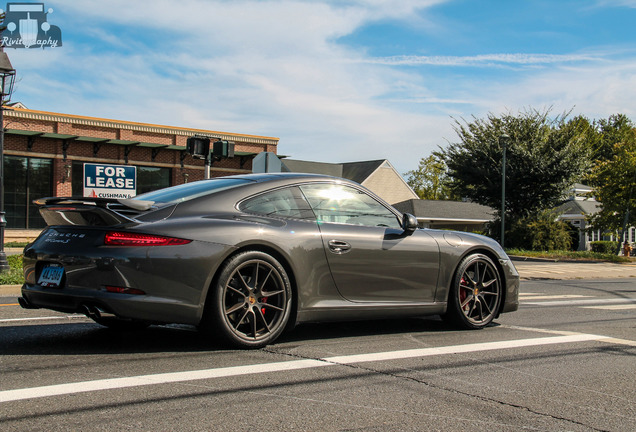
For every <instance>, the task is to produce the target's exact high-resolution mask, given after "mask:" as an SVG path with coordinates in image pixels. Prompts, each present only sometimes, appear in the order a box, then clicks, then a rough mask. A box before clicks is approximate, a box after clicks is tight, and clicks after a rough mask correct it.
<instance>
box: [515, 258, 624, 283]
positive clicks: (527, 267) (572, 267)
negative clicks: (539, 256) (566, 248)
mask: <svg viewBox="0 0 636 432" xmlns="http://www.w3.org/2000/svg"><path fill="white" fill-rule="evenodd" d="M513 261H514V265H515V267H516V268H517V271H518V272H519V275H520V276H521V279H522V280H537V279H615V278H631V277H633V278H636V263H629V264H628V263H626V264H615V263H606V262H551V261H534V260H533V261H530V260H528V261H517V260H513Z"/></svg>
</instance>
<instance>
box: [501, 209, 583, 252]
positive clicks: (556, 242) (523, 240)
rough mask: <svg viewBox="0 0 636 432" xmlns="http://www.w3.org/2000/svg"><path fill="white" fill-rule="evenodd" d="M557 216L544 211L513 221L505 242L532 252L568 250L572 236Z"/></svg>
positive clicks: (568, 226)
mask: <svg viewBox="0 0 636 432" xmlns="http://www.w3.org/2000/svg"><path fill="white" fill-rule="evenodd" d="M557 216H558V215H557V214H556V213H554V212H552V211H549V210H546V211H543V212H540V213H539V214H538V215H535V216H528V217H524V218H521V219H519V220H516V221H514V222H513V223H512V224H511V225H510V227H509V229H508V230H507V234H506V236H507V237H506V242H507V243H509V244H512V245H515V247H518V248H521V249H527V250H534V251H555V250H560V251H564V250H570V249H571V248H572V235H571V234H570V225H569V224H568V223H567V222H563V221H558V220H557Z"/></svg>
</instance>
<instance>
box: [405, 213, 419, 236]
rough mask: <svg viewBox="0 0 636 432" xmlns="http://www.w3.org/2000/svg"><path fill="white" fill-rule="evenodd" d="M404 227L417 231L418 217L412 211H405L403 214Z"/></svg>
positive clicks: (407, 229)
mask: <svg viewBox="0 0 636 432" xmlns="http://www.w3.org/2000/svg"><path fill="white" fill-rule="evenodd" d="M402 229H403V230H404V231H408V232H413V231H415V230H416V229H417V218H416V217H415V216H413V215H412V214H410V213H404V215H403V216H402Z"/></svg>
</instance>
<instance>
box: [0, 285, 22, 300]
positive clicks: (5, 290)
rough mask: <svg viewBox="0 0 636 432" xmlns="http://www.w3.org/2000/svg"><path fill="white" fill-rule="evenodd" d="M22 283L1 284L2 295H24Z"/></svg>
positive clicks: (0, 292)
mask: <svg viewBox="0 0 636 432" xmlns="http://www.w3.org/2000/svg"><path fill="white" fill-rule="evenodd" d="M21 290H22V285H0V296H5V297H19V296H21V295H22V292H21Z"/></svg>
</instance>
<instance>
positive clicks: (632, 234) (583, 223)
mask: <svg viewBox="0 0 636 432" xmlns="http://www.w3.org/2000/svg"><path fill="white" fill-rule="evenodd" d="M593 192H594V190H593V189H592V188H591V187H589V186H586V185H583V184H580V183H576V184H574V186H573V187H572V188H571V189H570V194H569V198H568V199H567V201H565V202H564V203H563V204H561V205H560V206H559V207H557V209H556V211H557V213H559V216H558V220H562V221H565V222H568V223H570V224H571V225H572V226H573V227H574V228H575V229H576V230H577V231H578V238H577V239H578V243H577V242H576V241H575V244H574V245H573V246H575V248H576V250H580V251H584V250H590V249H591V248H592V246H591V243H592V242H593V241H599V240H611V241H616V236H615V235H614V234H609V233H606V232H603V231H601V230H589V229H588V227H589V223H588V218H589V217H590V216H593V215H595V214H596V213H598V212H599V211H601V207H602V205H601V203H600V202H598V201H596V199H595V198H594V195H593ZM625 239H626V240H627V241H628V242H630V243H633V242H634V241H636V227H630V228H629V229H628V230H627V232H626V233H625Z"/></svg>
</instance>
